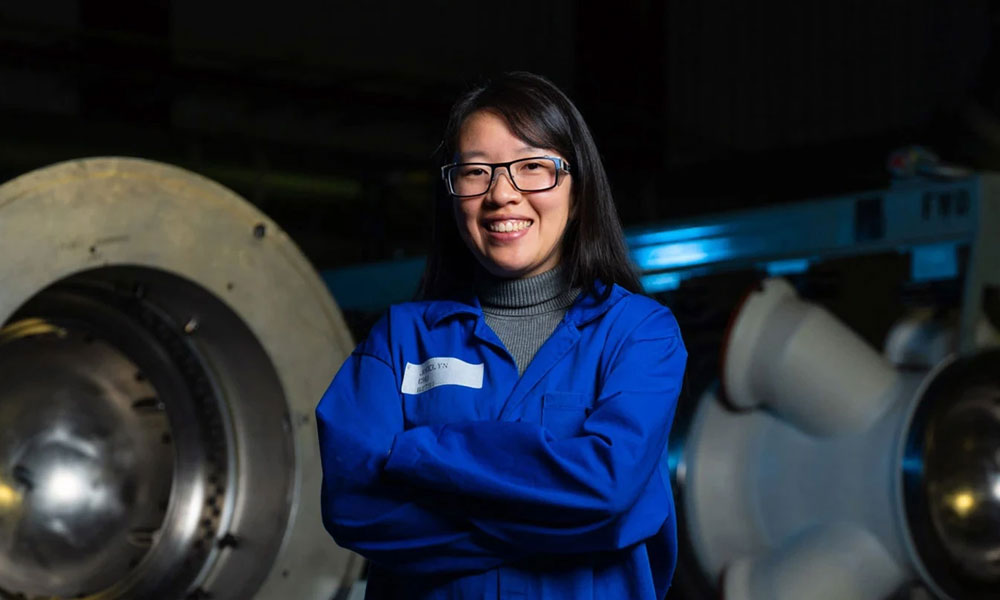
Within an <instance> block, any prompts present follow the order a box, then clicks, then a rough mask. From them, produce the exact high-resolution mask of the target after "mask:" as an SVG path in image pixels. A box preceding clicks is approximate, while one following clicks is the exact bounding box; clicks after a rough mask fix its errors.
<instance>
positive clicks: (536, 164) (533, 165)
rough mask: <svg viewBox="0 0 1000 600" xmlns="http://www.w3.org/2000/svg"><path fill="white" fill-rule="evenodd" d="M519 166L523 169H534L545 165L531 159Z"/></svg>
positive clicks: (542, 167)
mask: <svg viewBox="0 0 1000 600" xmlns="http://www.w3.org/2000/svg"><path fill="white" fill-rule="evenodd" d="M521 168H522V169H523V170H525V171H534V170H536V169H544V168H545V165H543V164H542V163H540V162H535V161H532V162H526V163H524V166H522V167H521Z"/></svg>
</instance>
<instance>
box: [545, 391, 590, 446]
mask: <svg viewBox="0 0 1000 600" xmlns="http://www.w3.org/2000/svg"><path fill="white" fill-rule="evenodd" d="M590 412H591V398H590V396H589V395H587V394H579V393H576V392H546V393H545V394H544V395H543V396H542V427H544V428H545V429H547V430H548V431H549V433H551V434H552V435H553V436H554V437H555V438H556V439H565V438H570V437H574V436H577V435H579V434H580V432H581V430H582V428H583V422H584V421H586V420H587V417H588V416H590Z"/></svg>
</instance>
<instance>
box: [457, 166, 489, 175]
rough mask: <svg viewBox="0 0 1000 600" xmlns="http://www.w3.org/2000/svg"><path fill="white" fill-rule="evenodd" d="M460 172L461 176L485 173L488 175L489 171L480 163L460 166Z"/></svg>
mask: <svg viewBox="0 0 1000 600" xmlns="http://www.w3.org/2000/svg"><path fill="white" fill-rule="evenodd" d="M458 174H459V175H460V176H461V177H482V176H484V175H487V171H486V169H484V168H482V167H480V166H478V165H468V166H465V167H461V168H459V170H458Z"/></svg>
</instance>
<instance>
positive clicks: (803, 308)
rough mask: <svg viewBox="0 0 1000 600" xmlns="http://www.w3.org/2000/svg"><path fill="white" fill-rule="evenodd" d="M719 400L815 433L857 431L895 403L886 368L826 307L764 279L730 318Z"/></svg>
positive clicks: (894, 380) (893, 376) (893, 381)
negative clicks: (762, 409) (766, 413)
mask: <svg viewBox="0 0 1000 600" xmlns="http://www.w3.org/2000/svg"><path fill="white" fill-rule="evenodd" d="M723 381H724V385H725V392H726V396H727V398H728V399H729V401H730V402H731V403H732V404H734V405H735V406H737V407H739V408H754V407H765V408H767V409H769V410H770V411H771V412H772V413H774V414H775V415H776V416H778V417H779V418H781V419H783V420H785V421H788V422H789V423H791V424H793V425H795V426H796V427H798V428H800V429H802V430H803V431H806V432H808V433H813V434H817V435H833V434H840V433H848V432H858V431H863V430H864V429H866V428H867V427H868V426H870V425H871V424H872V423H873V422H874V421H875V420H876V419H877V418H878V417H879V415H881V414H882V413H883V412H884V411H885V410H886V409H887V408H888V407H889V406H890V405H891V404H892V402H893V401H894V400H895V398H896V393H895V392H896V390H895V388H896V386H897V385H898V384H899V375H898V373H897V372H896V370H895V369H894V368H893V366H892V365H891V364H890V363H889V362H888V361H887V360H886V359H885V358H883V357H882V356H881V355H880V354H878V353H877V352H876V351H875V350H873V349H872V348H871V347H870V346H869V345H868V344H867V343H866V342H865V341H864V340H862V339H861V338H860V337H859V336H858V335H857V334H855V333H854V332H853V331H851V330H850V329H848V328H847V327H845V326H843V325H842V324H841V323H840V322H839V321H837V319H836V318H835V317H833V316H832V315H831V314H830V313H829V312H827V311H826V310H824V309H822V308H820V307H818V306H816V305H813V304H809V303H806V302H803V301H802V300H800V299H799V298H798V296H797V295H796V293H795V290H794V289H793V288H792V286H791V285H789V284H788V283H787V282H786V281H784V280H782V279H768V280H765V281H764V282H763V284H762V286H761V289H760V291H757V292H754V293H752V294H750V296H749V298H748V299H747V301H746V302H745V303H744V305H743V307H742V308H741V310H740V312H739V314H738V316H737V317H736V319H735V321H734V323H733V328H732V330H731V332H730V336H729V340H728V344H727V347H726V350H725V356H724V367H723Z"/></svg>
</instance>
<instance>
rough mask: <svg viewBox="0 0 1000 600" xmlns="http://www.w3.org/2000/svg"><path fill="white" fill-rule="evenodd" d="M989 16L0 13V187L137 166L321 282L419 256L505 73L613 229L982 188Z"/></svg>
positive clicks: (312, 9) (264, 8) (965, 8)
mask: <svg viewBox="0 0 1000 600" xmlns="http://www.w3.org/2000/svg"><path fill="white" fill-rule="evenodd" d="M998 18H1000V9H998V5H997V4H996V3H993V2H990V1H989V0H969V1H963V2H944V1H940V2H931V1H928V0H923V1H913V2H905V3H904V2H871V1H860V0H851V1H843V2H836V3H812V2H795V1H782V2H749V1H743V2H740V1H738V0H710V1H699V0H679V1H673V2H654V1H651V0H640V1H636V2H630V3H622V6H616V7H614V8H613V9H612V8H610V5H609V4H608V3H606V2H592V1H589V2H573V1H571V0H554V1H550V2H544V3H541V2H537V1H532V0H511V1H509V2H505V3H466V2H445V1H440V0H439V1H427V2H401V1H400V2H373V3H338V2H322V3H320V2H308V3H307V2H284V3H273V2H250V1H244V2H230V1H227V2H201V1H197V0H174V1H169V0H156V1H143V2H135V1H134V0H132V1H124V0H44V1H36V2H33V3H4V5H3V6H2V7H0V141H2V144H0V178H2V179H4V180H6V179H9V178H11V177H14V176H16V175H18V174H21V173H24V172H26V171H29V170H31V169H34V168H36V167H41V166H44V165H46V164H50V163H52V162H56V161H60V160H65V159H69V158H77V157H83V156H93V155H131V156H141V157H145V158H150V159H156V160H162V161H165V162H170V163H174V164H178V165H181V166H184V167H187V168H190V169H192V170H194V171H197V172H199V173H202V174H205V175H207V176H209V177H211V178H213V179H216V180H218V181H220V182H222V183H224V184H226V185H228V186H230V187H232V188H233V189H235V190H237V191H238V192H240V193H241V194H242V195H244V196H245V197H246V198H248V199H249V200H251V201H252V202H254V203H255V204H257V205H258V206H260V207H261V208H262V209H263V210H265V211H266V212H268V213H269V214H270V215H272V216H273V217H274V218H275V219H276V220H278V222H279V223H281V224H282V225H283V226H284V227H285V228H286V229H287V230H288V231H289V232H290V233H291V235H292V236H293V237H294V238H295V239H296V240H297V241H298V242H299V244H300V245H301V246H302V247H303V249H304V250H305V251H306V253H307V254H308V255H309V256H310V258H312V260H313V261H314V262H315V263H316V264H317V266H318V267H321V268H325V267H331V266H338V265H344V264H352V263H357V262H364V261H371V260H381V259H388V258H398V257H403V256H411V255H417V254H421V253H423V252H424V248H425V244H426V241H427V237H428V231H427V226H428V224H429V219H428V216H427V213H428V211H427V206H428V204H429V201H430V197H431V194H432V193H433V186H434V180H433V173H434V169H433V167H434V165H433V159H432V154H433V152H434V149H435V147H436V145H437V143H438V140H439V137H440V132H441V129H442V127H443V122H444V118H445V116H446V114H447V110H448V107H449V105H450V103H451V102H452V101H453V99H454V98H455V97H456V95H457V94H459V93H460V92H461V91H462V90H463V89H465V88H466V87H467V86H468V85H469V84H470V83H474V82H475V81H476V80H477V79H479V78H481V77H483V76H488V75H489V74H491V73H497V72H502V71H505V70H512V69H527V70H532V71H535V72H538V73H541V74H544V75H546V76H548V77H550V78H551V79H553V80H554V81H556V82H557V83H558V84H559V85H561V86H563V87H564V88H565V89H566V90H567V91H568V92H569V93H570V95H571V96H572V97H573V98H574V99H575V100H576V101H577V103H578V105H579V106H580V108H581V110H582V112H583V114H584V116H585V117H586V118H587V119H588V121H589V123H590V125H591V127H592V128H593V130H594V132H595V136H596V138H597V141H598V145H599V147H600V148H601V150H602V153H603V155H604V157H605V161H606V164H607V166H608V169H609V172H610V174H611V178H612V182H613V185H614V187H615V191H616V197H617V200H618V202H619V205H620V207H621V212H622V215H623V219H624V221H625V222H626V224H640V223H651V222H657V221H664V220H668V219H673V218H678V217H685V216H691V215H696V214H705V213H711V212H716V211H720V210H728V209H733V208H739V207H745V206H754V205H760V204H765V203H774V202H784V201H790V200H795V199H800V198H806V197H815V196H819V195H825V194H832V193H838V192H846V191H853V190H859V189H865V188H871V187H878V186H882V185H885V184H886V182H887V177H886V174H885V169H884V162H885V158H886V154H887V152H889V151H890V150H892V149H894V148H897V147H899V146H903V145H906V144H914V143H920V144H924V145H927V146H929V147H931V148H933V149H934V150H936V151H937V152H938V153H940V154H941V155H942V156H943V157H944V158H946V159H948V160H953V161H957V162H961V163H964V164H969V165H972V166H975V167H978V168H991V167H992V168H996V169H1000V81H998V74H1000V50H998V49H997V46H996V43H995V42H994V40H996V34H997V32H998V31H1000V29H998Z"/></svg>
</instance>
